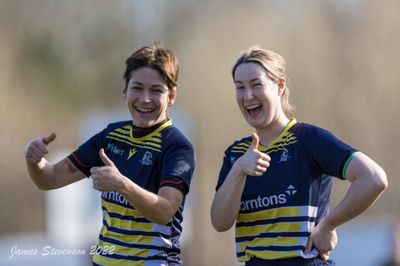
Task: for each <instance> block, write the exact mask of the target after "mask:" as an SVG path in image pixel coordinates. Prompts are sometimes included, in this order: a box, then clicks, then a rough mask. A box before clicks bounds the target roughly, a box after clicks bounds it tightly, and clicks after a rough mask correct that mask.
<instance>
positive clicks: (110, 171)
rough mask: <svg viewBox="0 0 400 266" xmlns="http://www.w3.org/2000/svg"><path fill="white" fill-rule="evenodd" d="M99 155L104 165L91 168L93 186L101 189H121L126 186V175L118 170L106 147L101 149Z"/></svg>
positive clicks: (104, 190)
mask: <svg viewBox="0 0 400 266" xmlns="http://www.w3.org/2000/svg"><path fill="white" fill-rule="evenodd" d="M99 156H100V158H101V160H102V161H103V163H104V166H96V167H92V168H91V169H90V173H91V174H92V179H93V188H94V189H96V190H99V191H103V192H106V191H119V190H120V189H122V188H123V187H124V181H125V177H124V176H123V175H122V174H121V173H120V172H119V171H118V169H117V167H116V166H115V164H114V163H113V162H112V161H111V160H110V158H108V157H107V155H106V154H105V152H104V149H100V151H99Z"/></svg>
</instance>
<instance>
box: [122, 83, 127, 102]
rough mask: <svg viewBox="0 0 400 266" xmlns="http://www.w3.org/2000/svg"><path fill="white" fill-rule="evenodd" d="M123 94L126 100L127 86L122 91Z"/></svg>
mask: <svg viewBox="0 0 400 266" xmlns="http://www.w3.org/2000/svg"><path fill="white" fill-rule="evenodd" d="M122 93H123V94H124V100H126V86H125V88H124V90H123V91H122Z"/></svg>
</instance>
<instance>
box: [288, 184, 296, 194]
mask: <svg viewBox="0 0 400 266" xmlns="http://www.w3.org/2000/svg"><path fill="white" fill-rule="evenodd" d="M296 192H297V190H296V189H295V188H294V186H292V185H290V186H288V188H287V190H286V194H288V195H289V196H291V195H294V193H296Z"/></svg>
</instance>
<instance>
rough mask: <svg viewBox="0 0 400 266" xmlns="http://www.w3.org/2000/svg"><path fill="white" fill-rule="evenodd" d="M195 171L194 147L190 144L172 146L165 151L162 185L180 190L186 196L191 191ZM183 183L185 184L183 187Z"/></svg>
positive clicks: (183, 143) (182, 143)
mask: <svg viewBox="0 0 400 266" xmlns="http://www.w3.org/2000/svg"><path fill="white" fill-rule="evenodd" d="M194 169H195V155H194V149H193V146H192V145H191V144H190V143H189V142H181V143H179V144H177V143H176V144H174V145H171V146H170V147H169V148H168V149H167V150H166V151H165V156H164V158H163V162H162V167H161V180H160V184H161V185H162V186H172V187H175V188H178V189H179V190H180V191H182V193H183V194H186V193H187V192H188V191H189V187H190V182H191V179H192V176H193V173H194ZM182 181H183V182H184V183H185V185H184V186H183V187H182V184H181V182H182ZM177 185H178V186H177ZM180 188H182V189H180Z"/></svg>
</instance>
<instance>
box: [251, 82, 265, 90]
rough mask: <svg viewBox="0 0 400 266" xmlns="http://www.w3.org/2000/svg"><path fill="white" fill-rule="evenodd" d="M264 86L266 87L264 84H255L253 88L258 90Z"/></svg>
mask: <svg viewBox="0 0 400 266" xmlns="http://www.w3.org/2000/svg"><path fill="white" fill-rule="evenodd" d="M263 86H264V84H262V83H255V84H253V87H254V88H257V89H259V88H262V87H263Z"/></svg>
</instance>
